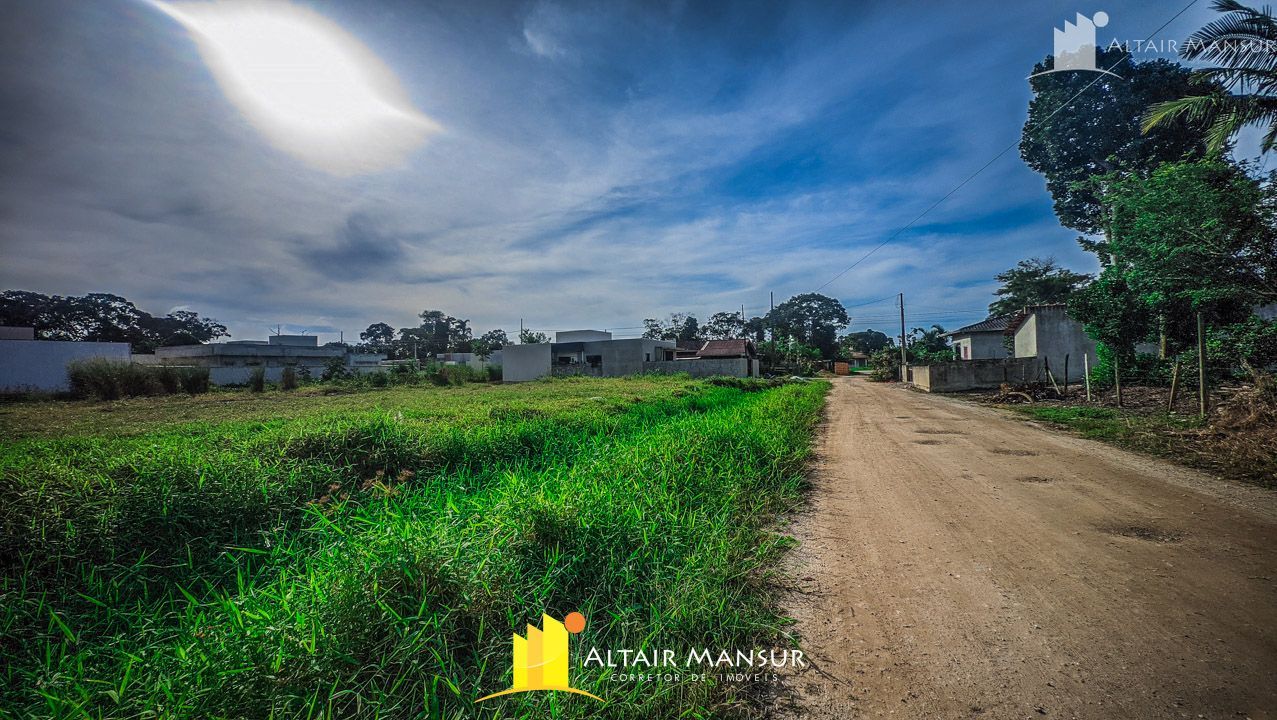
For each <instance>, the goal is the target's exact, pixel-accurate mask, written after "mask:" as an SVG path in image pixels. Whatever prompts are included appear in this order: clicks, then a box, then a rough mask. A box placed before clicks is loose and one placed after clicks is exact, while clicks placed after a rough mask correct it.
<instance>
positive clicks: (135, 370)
mask: <svg viewBox="0 0 1277 720" xmlns="http://www.w3.org/2000/svg"><path fill="white" fill-rule="evenodd" d="M67 379H68V380H69V381H70V386H71V394H72V395H74V396H75V397H79V398H94V399H97V400H118V399H120V398H122V397H137V396H141V395H167V394H172V393H176V392H181V391H183V390H185V391H186V392H188V393H191V394H192V395H194V394H196V393H203V392H208V384H209V382H208V368H174V367H165V366H162V365H135V364H133V363H127V362H120V361H118V360H107V359H106V358H90V359H88V360H76V361H73V362H72V363H71V364H70V365H69V366H67Z"/></svg>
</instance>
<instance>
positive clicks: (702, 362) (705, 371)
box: [643, 358, 758, 377]
mask: <svg viewBox="0 0 1277 720" xmlns="http://www.w3.org/2000/svg"><path fill="white" fill-rule="evenodd" d="M643 372H650V373H663V374H670V375H673V374H675V373H687V374H688V375H691V376H692V377H711V376H713V375H730V376H732V377H754V376H756V375H758V361H757V360H754V359H750V358H701V359H699V360H662V361H656V362H645V363H643ZM751 373H752V374H751Z"/></svg>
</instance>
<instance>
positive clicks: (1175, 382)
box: [1166, 358, 1179, 412]
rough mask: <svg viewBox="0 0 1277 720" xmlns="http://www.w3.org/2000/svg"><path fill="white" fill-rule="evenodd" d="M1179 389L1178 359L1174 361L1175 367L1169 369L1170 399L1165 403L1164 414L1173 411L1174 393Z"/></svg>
mask: <svg viewBox="0 0 1277 720" xmlns="http://www.w3.org/2000/svg"><path fill="white" fill-rule="evenodd" d="M1177 389H1179V359H1178V358H1177V359H1176V360H1175V367H1174V368H1172V369H1171V397H1170V399H1169V400H1167V401H1166V412H1174V411H1175V391H1176V390H1177Z"/></svg>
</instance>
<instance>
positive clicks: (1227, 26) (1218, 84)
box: [1143, 0, 1277, 153]
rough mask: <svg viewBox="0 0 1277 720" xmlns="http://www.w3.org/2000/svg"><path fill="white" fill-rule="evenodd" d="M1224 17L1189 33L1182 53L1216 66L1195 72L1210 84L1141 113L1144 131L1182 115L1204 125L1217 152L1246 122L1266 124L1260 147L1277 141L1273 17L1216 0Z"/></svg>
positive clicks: (1276, 43)
mask: <svg viewBox="0 0 1277 720" xmlns="http://www.w3.org/2000/svg"><path fill="white" fill-rule="evenodd" d="M1214 8H1215V10H1217V11H1219V12H1221V13H1224V14H1223V16H1222V17H1220V18H1218V19H1216V20H1214V21H1213V22H1209V23H1207V24H1206V25H1205V26H1203V27H1202V28H1201V29H1200V30H1198V31H1197V32H1195V33H1193V34H1192V36H1191V37H1189V39H1188V42H1187V43H1186V44H1185V47H1184V49H1183V50H1182V51H1181V52H1180V55H1181V56H1182V57H1183V58H1184V59H1185V60H1204V61H1207V62H1212V63H1215V64H1216V65H1215V67H1209V68H1204V69H1202V70H1197V71H1195V72H1194V73H1193V74H1194V76H1196V77H1198V78H1202V79H1204V80H1206V81H1207V82H1208V84H1209V85H1210V86H1212V89H1211V91H1210V92H1208V93H1206V94H1203V95H1192V96H1189V97H1185V98H1180V99H1179V100H1169V101H1167V102H1163V103H1158V104H1156V105H1153V106H1152V107H1150V108H1149V109H1148V112H1147V113H1146V114H1145V115H1144V122H1143V129H1144V131H1145V132H1148V130H1149V129H1150V128H1152V127H1154V126H1156V125H1160V124H1162V123H1165V122H1169V121H1171V120H1172V119H1174V118H1178V117H1182V118H1184V119H1185V120H1186V121H1188V122H1190V123H1192V124H1194V125H1198V126H1201V127H1203V128H1205V130H1206V142H1207V147H1208V148H1209V149H1210V151H1211V152H1213V153H1218V152H1221V151H1222V150H1223V149H1224V147H1225V146H1227V144H1228V141H1229V140H1231V139H1232V138H1233V136H1234V135H1236V134H1237V131H1238V130H1240V129H1241V128H1242V127H1244V126H1246V125H1260V126H1267V128H1268V131H1267V133H1265V135H1264V139H1263V144H1262V149H1263V151H1264V152H1268V151H1269V150H1272V149H1273V148H1274V147H1277V95H1275V94H1274V90H1277V19H1274V18H1273V14H1272V10H1271V9H1270V8H1263V9H1262V10H1255V9H1252V8H1249V7H1246V6H1245V5H1242V4H1241V3H1239V2H1237V0H1215V3H1214Z"/></svg>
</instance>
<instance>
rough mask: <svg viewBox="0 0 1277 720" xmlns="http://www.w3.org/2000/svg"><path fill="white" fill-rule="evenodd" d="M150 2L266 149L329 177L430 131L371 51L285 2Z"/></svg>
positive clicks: (390, 155)
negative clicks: (194, 47)
mask: <svg viewBox="0 0 1277 720" xmlns="http://www.w3.org/2000/svg"><path fill="white" fill-rule="evenodd" d="M151 4H152V5H154V6H155V7H157V8H159V9H160V10H161V11H163V12H164V13H166V14H167V15H169V16H170V17H172V18H173V19H175V20H177V21H178V22H179V23H181V24H182V25H183V26H184V27H185V28H186V29H187V31H188V32H190V34H191V37H192V38H194V39H195V41H196V43H197V44H198V47H199V51H200V55H201V56H202V57H203V59H204V62H205V63H206V64H207V65H208V67H209V70H210V71H211V72H212V74H213V77H214V79H216V80H217V83H218V84H219V85H220V86H221V88H222V91H223V92H224V93H225V94H226V97H227V98H229V99H230V101H231V102H232V103H234V104H235V106H236V107H237V108H238V109H239V110H240V112H242V113H243V114H244V116H245V117H246V118H247V119H248V120H249V121H250V122H251V123H252V124H253V125H254V126H255V127H256V128H257V129H258V130H260V131H261V132H262V134H263V135H265V136H266V137H267V138H268V139H269V140H270V142H271V143H272V144H273V145H275V146H276V147H278V148H280V149H281V150H284V151H286V152H288V153H290V154H292V155H294V156H295V157H297V158H299V159H301V160H303V161H304V162H306V163H308V164H310V165H312V166H314V167H316V168H319V169H321V170H325V171H327V172H330V173H332V174H335V175H354V174H361V173H370V172H376V171H378V170H383V169H386V168H388V167H391V166H394V165H397V164H399V163H401V162H402V161H403V160H404V159H405V157H406V156H407V154H408V153H410V152H411V151H412V150H414V149H415V148H417V147H418V146H419V145H421V143H422V142H424V141H425V139H426V137H427V136H428V135H430V134H431V133H433V132H436V131H438V130H439V126H438V125H437V124H436V123H435V122H434V121H433V120H431V119H430V118H428V117H426V116H425V115H424V114H422V113H421V112H420V111H419V110H417V109H416V108H414V107H413V106H412V103H411V102H410V101H409V99H408V97H407V93H405V92H404V89H403V87H402V85H401V84H400V83H399V81H398V79H397V78H396V77H395V76H394V73H392V72H391V71H390V68H388V67H386V65H385V63H383V62H382V61H381V60H380V59H379V58H378V57H377V56H376V55H375V54H374V53H373V52H372V51H371V50H369V49H368V47H366V46H365V45H364V44H363V43H361V42H359V40H357V39H356V38H355V37H354V36H352V35H351V34H350V33H348V32H346V31H345V30H344V29H342V28H341V27H340V26H338V25H337V24H336V23H334V22H333V21H331V20H329V19H327V18H325V17H323V16H322V15H319V14H318V13H316V12H315V11H313V10H310V9H308V8H304V7H301V6H297V5H292V4H289V3H286V2H281V1H279V0H276V1H274V2H261V1H254V0H214V1H212V2H176V3H170V2H160V1H159V0H152V2H151Z"/></svg>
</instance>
